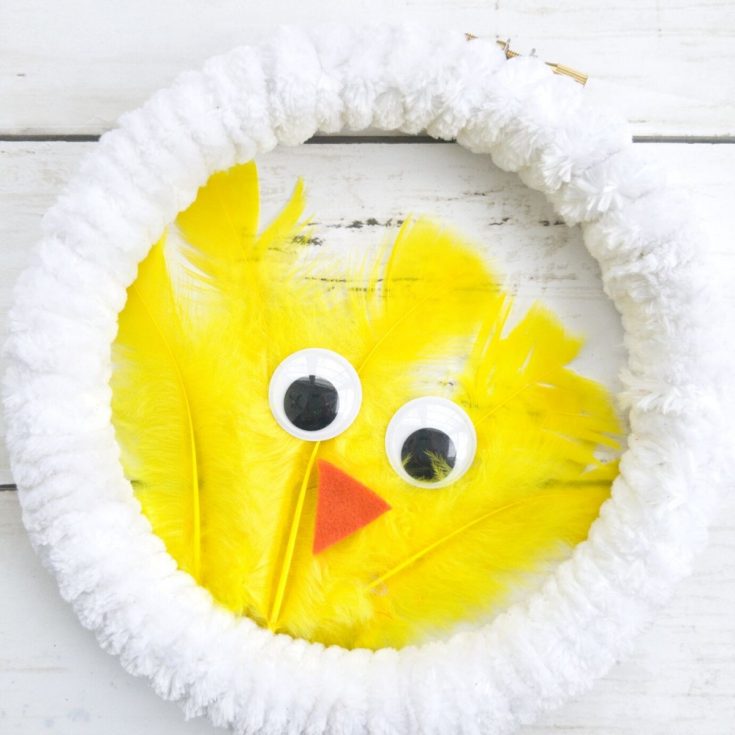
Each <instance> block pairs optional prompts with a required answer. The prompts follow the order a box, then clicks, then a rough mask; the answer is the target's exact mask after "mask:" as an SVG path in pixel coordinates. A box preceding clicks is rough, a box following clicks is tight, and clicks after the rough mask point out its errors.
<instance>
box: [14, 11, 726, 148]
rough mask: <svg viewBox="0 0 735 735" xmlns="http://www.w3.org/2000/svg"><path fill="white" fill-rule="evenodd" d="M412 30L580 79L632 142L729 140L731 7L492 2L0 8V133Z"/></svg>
mask: <svg viewBox="0 0 735 735" xmlns="http://www.w3.org/2000/svg"><path fill="white" fill-rule="evenodd" d="M320 19H329V20H330V21H342V22H351V23H363V24H364V23H368V22H375V20H376V19H380V20H381V21H386V22H398V21H401V20H406V19H408V20H411V21H418V22H421V23H423V24H425V25H427V26H437V27H442V28H448V27H449V28H456V29H458V30H460V31H470V32H472V33H475V34H478V35H489V36H495V35H496V34H497V35H500V36H501V37H504V38H507V37H511V38H512V39H513V45H514V47H515V48H517V50H519V51H521V52H524V53H528V52H530V51H531V50H532V49H534V48H536V49H538V54H539V55H540V56H541V57H542V58H544V59H547V60H549V61H558V62H563V63H566V64H568V65H570V66H573V67H575V68H579V69H581V70H583V71H586V72H588V73H589V74H590V75H591V77H592V80H593V81H592V82H591V83H590V94H600V95H602V96H608V97H612V98H613V99H614V101H615V103H616V104H618V105H619V106H620V107H621V108H622V109H623V110H624V111H625V113H626V114H627V115H628V117H629V119H630V120H631V122H632V123H633V127H634V130H635V132H636V133H637V134H640V135H649V136H660V135H679V136H681V135H685V136H686V135H698V136H733V135H735V105H734V104H733V99H735V95H734V93H735V76H734V75H733V69H734V68H735V44H733V43H732V38H733V35H734V34H735V5H733V4H732V3H731V2H730V0H702V1H701V2H698V3H696V4H692V3H690V2H687V0H673V1H671V2H666V3H660V2H658V0H622V2H617V3H612V4H611V3H604V2H601V1H600V0H576V1H575V2H574V3H566V4H565V3H556V4H549V3H548V2H547V0H522V1H520V2H514V3H507V2H505V1H504V0H502V1H501V0H497V1H496V2H494V3H486V2H478V0H457V2H453V3H447V2H443V1H439V0H431V1H430V2H425V3H423V5H422V7H421V11H420V13H418V14H417V13H416V8H415V2H414V0H375V2H372V3H370V4H369V5H365V6H364V10H362V9H358V7H357V6H356V4H355V3H343V2H340V0H326V1H325V0H301V2H296V1H295V0H287V2H281V3H278V4H275V5H274V4H272V3H242V2H239V1H238V0H221V1H220V2H217V3H208V2H202V1H201V0H159V1H158V2H154V3H151V2H149V1H148V0H128V1H127V2H125V3H113V4H107V5H106V6H105V8H104V11H103V12H101V11H100V6H99V3H96V2H95V1H94V0H65V1H64V2H57V3H49V2H47V1H46V0H4V2H3V3H2V8H0V90H2V98H3V104H2V106H0V134H5V135H28V134H34V135H38V134H53V135H68V134H80V133H86V134H95V133H99V132H101V131H104V130H106V129H108V128H109V127H111V125H112V124H113V121H114V120H115V119H116V118H117V117H118V116H119V115H120V114H121V113H122V112H124V111H125V110H127V109H130V108H133V107H136V106H138V105H139V104H141V103H142V102H143V101H144V100H145V99H146V98H147V97H148V96H149V95H150V94H151V92H153V91H154V90H155V89H157V88H158V87H161V86H163V85H166V84H168V83H169V82H170V81H171V80H172V79H173V77H174V76H175V74H177V73H178V72H179V71H181V70H184V69H187V68H193V67H198V66H199V65H201V64H202V62H203V61H204V60H205V59H206V58H207V57H209V56H211V55H213V54H217V53H221V52H223V51H225V50H227V49H228V48H230V47H232V46H236V45H239V44H242V43H249V42H253V41H255V40H257V39H259V38H262V37H263V36H264V35H267V34H268V33H269V32H271V31H272V30H273V28H274V27H276V26H278V25H280V24H283V23H294V24H302V25H303V24H313V23H317V22H319V21H320Z"/></svg>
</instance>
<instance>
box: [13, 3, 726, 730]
mask: <svg viewBox="0 0 735 735" xmlns="http://www.w3.org/2000/svg"><path fill="white" fill-rule="evenodd" d="M555 5H558V3H557V4H555V3H550V2H548V0H518V1H517V2H515V3H513V4H512V6H511V5H510V4H508V5H506V3H505V2H502V1H501V0H495V1H494V2H489V1H488V0H390V1H388V0H373V2H371V3H369V4H366V7H365V8H364V9H363V8H362V4H361V3H358V2H357V1H356V0H281V1H280V2H270V3H259V4H257V6H256V4H255V3H245V2H242V1H240V2H238V1H237V0H209V1H207V0H158V2H151V0H126V2H124V3H115V4H112V3H108V4H104V5H103V4H102V3H100V2H99V1H97V2H94V0H1V2H0V336H1V335H2V333H3V331H4V329H5V312H6V310H7V307H8V305H9V303H10V299H11V286H12V282H13V281H14V279H15V277H16V275H17V273H18V272H19V270H20V269H21V268H22V266H23V264H24V262H25V260H26V258H27V255H28V252H29V250H30V248H31V247H32V246H33V243H34V241H35V240H36V238H37V237H38V232H39V227H38V224H39V218H40V216H41V214H42V213H43V211H44V210H45V209H46V207H48V206H49V204H50V203H51V202H52V201H53V199H54V197H55V196H56V194H57V193H58V191H59V190H60V188H61V187H62V186H63V183H64V181H65V180H66V178H67V177H68V176H69V175H70V173H71V172H72V171H73V170H74V168H75V166H76V165H77V163H78V161H79V158H80V156H82V155H83V154H84V152H85V151H86V150H88V149H89V148H90V147H91V146H92V145H93V143H92V142H91V141H93V140H94V138H95V136H97V135H98V134H99V133H101V132H102V131H104V130H106V129H108V128H109V127H110V126H111V125H112V124H113V122H114V120H115V118H116V117H117V116H118V115H119V114H120V113H121V112H123V111H124V110H126V109H128V108H131V107H134V106H137V105H138V104H140V103H141V102H142V101H143V100H144V99H145V98H146V97H147V96H148V94H149V93H151V92H152V91H153V90H154V89H156V88H157V87H159V86H162V85H165V84H166V83H168V82H169V81H170V80H171V79H172V77H173V76H174V74H175V73H176V72H177V71H179V70H181V69H184V68H187V67H192V66H194V67H196V66H198V65H199V64H200V63H201V62H203V61H204V59H205V58H207V57H208V56H209V55H211V54H214V53H218V52H221V51H222V50H224V49H226V48H229V47H230V46H233V45H236V44H239V43H243V42H248V41H251V40H255V39H257V38H258V37H261V36H262V35H263V34H264V33H267V32H268V30H269V29H272V28H273V27H274V26H276V25H278V24H280V23H284V22H295V23H314V22H321V21H351V22H369V21H370V22H374V21H377V20H385V21H396V20H414V21H419V22H422V23H424V24H428V25H436V26H442V27H446V26H451V27H455V28H458V29H461V30H466V31H471V32H473V33H475V34H478V35H491V36H494V35H501V36H502V37H508V36H510V37H511V38H512V39H513V42H514V43H513V45H514V47H517V48H518V50H520V51H530V50H531V49H532V48H536V49H537V52H538V54H539V55H540V56H542V57H543V58H545V59H547V60H551V61H560V62H564V63H567V64H569V65H571V66H574V67H576V68H579V69H581V70H584V71H586V72H589V73H590V74H591V76H592V80H591V82H590V84H589V85H588V88H587V93H588V94H590V95H600V96H613V97H614V98H615V100H616V102H617V103H618V104H619V106H620V107H621V108H622V109H623V110H624V111H625V113H626V114H627V116H628V118H629V120H630V121H631V123H632V124H633V128H634V132H635V134H636V136H637V140H639V145H645V146H648V147H650V148H651V149H652V150H653V151H654V152H655V153H656V154H657V155H659V156H660V157H661V158H662V159H664V160H666V161H668V162H669V163H670V164H671V166H672V167H675V168H676V169H678V170H679V171H680V172H681V174H682V183H683V185H686V186H688V187H689V188H690V190H691V192H692V197H694V198H696V200H697V202H698V204H699V206H700V210H701V212H702V215H703V218H704V221H705V223H706V225H707V227H708V228H709V230H710V232H711V235H712V239H713V242H714V250H715V253H716V257H717V258H718V261H719V265H720V272H721V273H722V275H723V277H725V278H727V279H729V280H730V282H732V279H735V240H734V236H733V233H734V232H735V207H733V201H735V175H734V174H733V172H735V104H734V103H735V5H734V4H733V2H732V0H691V1H689V2H687V0H669V1H668V2H661V1H660V0H618V2H616V3H615V7H610V5H611V3H609V2H608V1H607V0H574V1H573V2H569V3H566V4H564V6H563V7H555ZM261 173H262V177H263V188H264V196H265V199H266V204H265V207H266V210H267V211H273V210H274V208H275V207H276V206H278V204H279V202H280V201H282V199H283V197H284V196H285V195H286V194H287V192H288V191H289V189H290V187H291V185H292V183H293V179H294V177H295V176H296V175H303V176H304V177H305V178H306V182H307V187H308V191H309V211H310V212H312V213H313V214H314V218H315V220H316V221H317V222H318V223H319V230H320V231H319V233H318V235H319V237H321V238H323V240H324V243H325V245H326V246H328V247H349V246H357V247H359V246H360V245H361V244H366V243H371V242H374V241H375V239H376V238H380V237H383V236H384V234H385V232H386V228H391V227H393V226H394V225H395V222H396V220H398V219H400V218H402V217H403V216H405V214H406V213H407V212H414V213H415V212H429V213H433V214H436V215H438V216H440V217H442V218H443V219H445V220H448V221H450V222H452V223H454V224H455V225H457V226H459V227H460V228H462V229H463V230H465V231H466V232H467V233H468V234H470V235H471V236H473V237H474V238H475V239H476V240H477V241H478V242H481V243H483V246H484V247H486V248H487V251H488V252H489V253H491V254H492V256H493V257H494V259H495V260H496V262H497V263H498V265H499V266H500V267H501V269H502V270H503V271H504V273H505V274H506V276H507V279H508V282H509V284H510V286H511V288H512V289H513V290H514V291H515V292H516V293H517V294H518V298H519V300H520V301H521V302H527V301H529V300H531V299H534V298H542V299H544V300H545V301H546V302H547V303H550V304H551V306H552V307H553V308H555V309H556V310H557V311H559V312H560V313H561V315H562V317H563V318H564V319H565V321H566V322H567V323H568V324H569V325H571V326H572V327H574V328H577V329H579V330H582V331H583V332H584V333H585V334H586V335H587V337H588V347H587V350H586V352H585V355H584V357H583V358H582V360H581V361H580V369H582V370H584V371H585V372H587V373H590V374H592V375H594V376H596V377H597V378H599V379H600V380H603V381H605V382H607V383H608V384H609V385H610V386H611V387H613V388H614V387H615V386H616V377H615V376H616V373H617V369H618V367H619V366H620V363H621V360H622V357H623V354H622V348H621V342H620V337H621V332H620V326H619V323H618V320H617V318H616V315H615V313H614V311H613V310H612V308H611V307H610V305H609V304H608V302H607V301H606V300H605V299H604V297H603V295H602V293H601V291H600V284H599V278H598V276H597V271H596V268H595V265H594V263H593V262H592V261H591V259H590V258H589V256H587V255H586V254H585V252H584V249H583V246H582V244H581V241H580V238H579V233H578V232H577V231H576V230H573V229H572V230H570V229H568V228H567V227H565V226H564V225H561V224H559V223H558V222H557V221H556V219H555V217H554V216H553V214H552V212H551V211H550V209H549V207H548V205H546V203H545V202H544V201H543V199H542V198H540V197H539V196H537V195H535V194H533V193H530V192H528V191H527V190H525V189H524V188H523V187H522V186H521V185H520V184H519V183H518V182H517V181H516V180H515V179H514V177H512V176H509V175H507V174H503V173H501V172H499V171H496V170H494V169H493V168H492V166H491V165H490V164H489V163H488V161H487V160H485V159H482V158H479V157H474V156H471V155H469V154H467V153H465V152H463V151H462V150H460V149H459V148H458V147H457V146H455V145H452V144H428V143H416V142H410V141H407V140H403V141H396V140H395V139H386V140H385V142H381V143H374V142H373V143H365V142H357V141H355V142H344V141H341V142H339V143H334V142H319V143H315V144H313V145H309V146H305V147H302V148H299V149H290V150H280V151H277V152H276V153H275V154H273V155H270V156H268V157H267V158H265V159H264V160H263V161H262V162H261ZM727 310H728V311H727V313H726V314H724V315H721V318H722V319H726V320H730V323H735V321H734V319H735V296H731V297H730V301H729V303H728V304H727ZM0 367H2V366H1V365H0ZM1 437H2V422H1V418H0V486H2V488H3V491H0V586H1V589H2V597H1V598H0V599H1V602H0V733H1V734H2V735H5V734H6V733H7V734H8V735H10V734H15V735H37V734H38V733H43V732H51V733H57V734H60V735H66V734H68V735H77V734H78V733H79V734H81V733H85V734H91V733H94V734H97V733H103V732H104V733H106V734H107V735H123V734H124V735H128V734H129V733H138V732H144V733H155V735H173V733H177V734H178V733H184V734H187V733H188V734H189V735H213V734H214V733H215V732H216V731H215V730H214V729H213V728H211V727H210V726H209V725H207V724H206V723H205V722H202V721H193V722H189V723H186V724H185V723H183V720H182V716H181V714H180V712H179V710H178V709H177V708H176V707H175V706H174V705H172V704H170V703H165V702H162V701H160V700H159V699H158V698H157V697H156V696H155V695H154V694H153V693H152V692H151V690H149V688H148V686H147V685H146V683H145V682H143V681H141V680H136V679H133V678H131V677H129V676H128V675H127V674H125V673H124V672H123V671H122V669H121V668H120V666H119V664H118V663H117V661H116V660H115V659H113V658H111V657H109V656H107V655H106V654H104V653H102V652H101V651H100V650H99V649H98V648H97V646H96V643H95V641H94V640H93V638H92V636H91V635H90V634H89V633H88V632H86V631H84V630H82V629H81V627H80V626H79V625H78V623H77V622H76V620H75V618H74V616H73V614H72V613H71V611H70V609H68V608H67V606H66V605H64V604H63V603H62V602H61V600H60V599H59V597H58V595H57V593H56V590H55V588H54V584H53V582H52V580H51V579H50V578H49V577H48V575H47V574H46V572H45V571H44V570H43V569H41V567H40V564H39V563H38V561H37V559H36V558H35V557H34V555H33V553H32V551H31V549H30V547H29V544H28V541H27V540H26V537H25V535H24V531H23V528H22V525H21V523H20V512H19V507H18V503H17V498H16V495H15V493H14V492H13V487H12V477H11V475H10V472H9V469H8V466H7V456H6V454H5V452H4V449H2V441H1ZM734 608H735V502H733V499H729V500H727V499H726V500H725V501H724V502H723V508H722V512H721V513H720V515H719V516H718V519H717V521H716V523H715V524H714V526H713V529H712V543H711V545H710V547H709V549H708V551H706V552H705V553H704V554H703V555H702V557H701V558H700V559H699V561H698V564H697V569H696V572H695V574H694V575H693V576H692V577H691V578H690V579H689V580H688V581H687V582H685V583H684V584H683V585H681V587H680V588H679V589H678V590H677V592H676V594H675V596H674V598H673V600H672V601H671V603H670V604H669V606H668V607H667V608H666V610H664V611H663V612H662V614H661V615H660V617H659V618H658V620H657V622H656V623H655V625H654V626H652V627H651V628H650V629H649V630H648V631H647V632H646V633H645V634H644V635H643V636H642V637H641V639H640V641H639V644H638V647H637V650H636V653H635V654H634V655H633V656H632V657H631V658H630V659H628V660H627V661H626V662H624V663H621V664H619V665H618V666H617V667H616V668H615V669H614V670H613V671H612V672H611V673H610V674H609V675H608V676H607V677H606V678H605V679H604V680H602V681H600V682H599V683H598V684H597V686H596V687H595V689H594V690H593V691H592V692H590V693H588V694H586V695H585V696H583V697H580V698H579V700H578V701H575V702H572V703H570V704H568V705H567V706H565V707H564V708H563V709H561V710H559V711H556V712H554V713H550V714H549V715H547V716H546V717H544V718H543V720H542V721H540V722H539V723H538V724H537V725H535V726H533V727H529V728H526V729H525V730H524V735H552V733H553V734H555V735H593V734H595V735H602V734H604V735H634V734H635V735H733V733H735V614H734V613H733V609H734Z"/></svg>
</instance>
